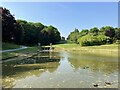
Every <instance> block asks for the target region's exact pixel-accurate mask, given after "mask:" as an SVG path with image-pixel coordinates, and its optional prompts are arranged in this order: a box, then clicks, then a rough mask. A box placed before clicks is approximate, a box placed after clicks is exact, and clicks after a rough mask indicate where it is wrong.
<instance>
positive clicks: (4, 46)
mask: <svg viewBox="0 0 120 90" xmlns="http://www.w3.org/2000/svg"><path fill="white" fill-rule="evenodd" d="M16 48H20V45H16V44H13V43H2V50H8V49H16Z"/></svg>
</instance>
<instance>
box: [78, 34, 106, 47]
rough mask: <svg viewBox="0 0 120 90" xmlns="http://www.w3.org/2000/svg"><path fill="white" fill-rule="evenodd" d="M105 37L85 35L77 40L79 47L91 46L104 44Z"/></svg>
mask: <svg viewBox="0 0 120 90" xmlns="http://www.w3.org/2000/svg"><path fill="white" fill-rule="evenodd" d="M106 40H107V37H106V36H104V35H98V36H90V35H86V36H83V37H81V38H79V39H78V42H79V44H80V45H81V46H93V45H102V44H106Z"/></svg>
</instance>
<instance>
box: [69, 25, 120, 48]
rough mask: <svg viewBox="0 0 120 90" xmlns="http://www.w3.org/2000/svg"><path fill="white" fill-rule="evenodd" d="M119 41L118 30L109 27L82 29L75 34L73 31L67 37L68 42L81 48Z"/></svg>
mask: <svg viewBox="0 0 120 90" xmlns="http://www.w3.org/2000/svg"><path fill="white" fill-rule="evenodd" d="M76 37H77V38H76ZM76 39H77V41H76ZM119 40H120V28H113V27H111V26H105V27H102V28H100V29H98V28H97V27H94V28H91V29H90V30H88V29H83V30H82V31H81V32H79V33H77V34H75V31H74V32H71V33H70V35H69V36H68V42H72V43H79V44H80V45H81V46H92V45H102V44H107V43H110V44H112V43H119Z"/></svg>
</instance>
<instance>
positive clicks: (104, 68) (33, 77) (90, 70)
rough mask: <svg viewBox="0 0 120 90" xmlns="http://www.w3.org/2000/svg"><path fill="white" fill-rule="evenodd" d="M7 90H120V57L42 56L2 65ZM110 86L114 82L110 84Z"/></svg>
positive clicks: (68, 54)
mask: <svg viewBox="0 0 120 90" xmlns="http://www.w3.org/2000/svg"><path fill="white" fill-rule="evenodd" d="M2 71H3V72H2V73H3V74H2V78H3V80H2V81H3V82H2V87H3V88H96V87H95V86H94V85H96V84H97V85H98V88H118V59H117V57H112V56H111V57H110V56H100V55H93V54H83V53H78V52H65V51H63V52H51V53H40V54H38V55H37V56H34V57H32V58H28V59H25V60H15V61H9V62H5V63H3V65H2ZM106 83H110V85H109V84H106Z"/></svg>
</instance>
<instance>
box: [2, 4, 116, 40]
mask: <svg viewBox="0 0 120 90" xmlns="http://www.w3.org/2000/svg"><path fill="white" fill-rule="evenodd" d="M2 6H3V7H5V8H7V9H9V10H10V12H11V13H12V14H14V15H15V18H16V19H22V20H27V21H29V22H41V23H42V24H44V25H47V26H49V25H53V26H55V27H56V28H57V29H58V30H59V31H60V33H61V36H64V37H66V38H67V36H68V35H69V34H70V32H72V31H74V29H75V28H77V29H79V30H80V31H81V30H82V29H90V28H93V27H98V28H101V27H103V26H113V27H118V3H117V2H3V3H2Z"/></svg>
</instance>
